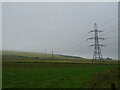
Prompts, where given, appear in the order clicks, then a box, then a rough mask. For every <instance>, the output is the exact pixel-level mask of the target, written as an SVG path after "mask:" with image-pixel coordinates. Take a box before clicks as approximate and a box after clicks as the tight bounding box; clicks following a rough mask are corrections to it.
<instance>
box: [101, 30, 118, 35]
mask: <svg viewBox="0 0 120 90" xmlns="http://www.w3.org/2000/svg"><path fill="white" fill-rule="evenodd" d="M116 31H118V30H117V29H113V30H110V31H108V32H105V33H100V36H101V35H104V34H109V33H111V32H116Z"/></svg>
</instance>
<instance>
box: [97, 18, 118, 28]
mask: <svg viewBox="0 0 120 90" xmlns="http://www.w3.org/2000/svg"><path fill="white" fill-rule="evenodd" d="M117 18H118V17H114V18H112V19H110V20H108V21H107V22H105V23H104V24H102V25H100V26H99V27H98V28H101V27H104V26H106V25H107V24H109V23H111V22H112V21H114V20H116V19H117Z"/></svg>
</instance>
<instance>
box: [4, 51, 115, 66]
mask: <svg viewBox="0 0 120 90" xmlns="http://www.w3.org/2000/svg"><path fill="white" fill-rule="evenodd" d="M2 60H3V62H20V63H23V62H34V63H41V62H49V63H53V62H54V63H92V60H91V59H83V58H81V57H79V58H78V57H72V56H65V55H57V54H54V55H53V56H52V55H51V54H46V53H33V52H18V51H3V52H2ZM94 63H103V64H117V61H113V60H102V62H100V60H99V61H97V62H94Z"/></svg>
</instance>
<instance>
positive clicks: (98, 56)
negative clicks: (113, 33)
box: [88, 23, 105, 61]
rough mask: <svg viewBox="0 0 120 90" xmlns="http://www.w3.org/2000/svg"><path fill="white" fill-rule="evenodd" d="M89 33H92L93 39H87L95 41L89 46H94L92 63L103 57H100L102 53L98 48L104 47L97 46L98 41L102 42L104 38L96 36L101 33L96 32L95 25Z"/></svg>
mask: <svg viewBox="0 0 120 90" xmlns="http://www.w3.org/2000/svg"><path fill="white" fill-rule="evenodd" d="M90 32H93V33H94V34H95V36H94V37H91V38H88V39H94V40H95V42H94V44H92V45H90V46H94V53H93V61H95V60H98V59H99V60H102V59H103V56H102V52H101V48H100V47H102V46H104V45H102V44H99V39H101V40H104V39H105V38H102V37H99V36H98V35H99V33H100V32H102V31H100V30H98V28H97V24H96V23H95V26H94V30H91V31H90ZM90 32H89V33H90Z"/></svg>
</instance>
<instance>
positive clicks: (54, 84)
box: [2, 51, 118, 88]
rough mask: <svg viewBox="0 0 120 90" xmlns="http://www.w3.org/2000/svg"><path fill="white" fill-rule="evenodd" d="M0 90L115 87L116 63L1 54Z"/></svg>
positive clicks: (26, 54) (16, 53) (74, 58)
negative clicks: (14, 89) (0, 80)
mask: <svg viewBox="0 0 120 90" xmlns="http://www.w3.org/2000/svg"><path fill="white" fill-rule="evenodd" d="M2 56H3V68H2V70H3V73H2V78H3V81H2V85H3V88H110V87H111V84H112V83H114V84H116V87H118V78H117V77H118V63H117V61H115V60H106V61H105V60H104V61H102V62H95V63H92V62H91V60H89V59H84V58H76V57H71V56H70V57H69V56H67V57H66V56H60V55H54V57H51V55H50V54H40V53H30V52H29V53H28V52H11V51H4V52H3V54H2Z"/></svg>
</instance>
